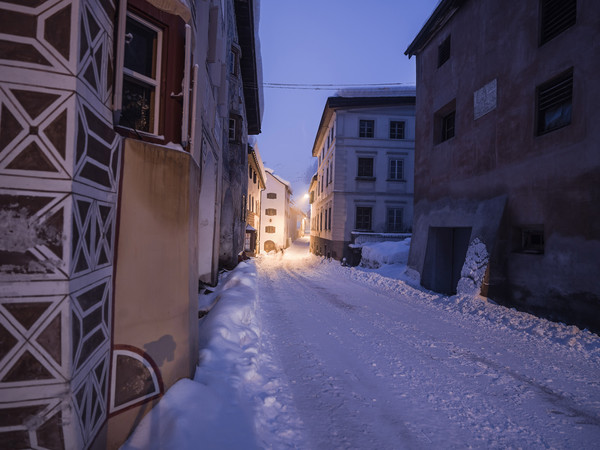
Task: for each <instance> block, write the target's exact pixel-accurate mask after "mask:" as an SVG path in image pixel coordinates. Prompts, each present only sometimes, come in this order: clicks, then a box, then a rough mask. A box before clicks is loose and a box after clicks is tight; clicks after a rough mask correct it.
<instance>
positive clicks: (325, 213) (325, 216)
mask: <svg viewBox="0 0 600 450" xmlns="http://www.w3.org/2000/svg"><path fill="white" fill-rule="evenodd" d="M325 229H327V210H325Z"/></svg>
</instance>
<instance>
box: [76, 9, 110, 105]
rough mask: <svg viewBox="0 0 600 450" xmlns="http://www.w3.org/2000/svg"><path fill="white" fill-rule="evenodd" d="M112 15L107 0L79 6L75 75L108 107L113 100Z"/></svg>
mask: <svg viewBox="0 0 600 450" xmlns="http://www.w3.org/2000/svg"><path fill="white" fill-rule="evenodd" d="M94 12H96V14H94ZM114 17H115V8H114V5H113V4H112V2H111V1H109V0H105V1H101V2H97V1H89V2H87V3H86V4H85V5H82V7H81V9H80V20H79V27H80V31H79V53H78V61H79V64H78V71H77V73H78V75H77V76H78V78H79V79H80V80H82V81H83V82H84V84H85V85H86V86H87V87H88V88H89V89H91V91H92V92H93V93H94V95H95V96H96V97H97V98H98V99H99V100H100V102H101V103H103V104H104V105H106V106H108V107H110V105H111V100H112V84H113V73H114V72H113V71H114V65H113V39H112V23H113V21H114Z"/></svg>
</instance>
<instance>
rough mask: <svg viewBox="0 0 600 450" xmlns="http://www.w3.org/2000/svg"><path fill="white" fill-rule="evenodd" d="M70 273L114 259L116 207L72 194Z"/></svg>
mask: <svg viewBox="0 0 600 450" xmlns="http://www.w3.org/2000/svg"><path fill="white" fill-rule="evenodd" d="M73 197H74V202H73V225H72V229H71V230H72V233H71V239H72V242H71V249H72V261H73V264H72V266H71V275H72V276H80V275H84V274H86V273H90V272H92V271H94V270H97V269H100V268H102V267H106V266H110V265H111V264H112V262H113V250H114V240H115V238H114V234H115V216H116V214H115V206H114V205H113V204H112V203H107V202H102V201H99V200H93V199H90V198H88V197H82V196H79V195H74V196H73Z"/></svg>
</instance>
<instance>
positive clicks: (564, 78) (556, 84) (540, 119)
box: [535, 67, 574, 136]
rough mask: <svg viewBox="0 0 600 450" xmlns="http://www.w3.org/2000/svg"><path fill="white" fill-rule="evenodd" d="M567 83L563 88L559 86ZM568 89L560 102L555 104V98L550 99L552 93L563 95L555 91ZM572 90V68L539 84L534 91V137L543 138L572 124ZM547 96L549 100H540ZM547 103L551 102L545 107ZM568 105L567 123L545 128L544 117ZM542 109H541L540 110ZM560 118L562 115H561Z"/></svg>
mask: <svg viewBox="0 0 600 450" xmlns="http://www.w3.org/2000/svg"><path fill="white" fill-rule="evenodd" d="M565 83H567V84H566V85H565V86H561V85H563V84H565ZM565 87H566V88H568V98H567V97H565V98H564V99H562V100H561V101H560V102H557V99H556V98H552V97H550V96H551V95H552V94H553V93H554V94H555V96H556V95H558V94H560V95H563V96H564V95H565V94H564V92H560V91H559V92H558V94H557V90H559V89H562V90H563V91H564V88H565ZM573 88H574V74H573V68H572V67H571V68H570V69H568V70H566V71H564V72H562V73H560V74H559V75H557V76H555V77H553V78H551V79H550V80H548V81H545V82H544V83H542V84H540V85H539V86H537V87H536V90H535V114H536V117H535V122H536V124H535V133H536V136H543V135H545V134H548V133H551V132H553V131H556V130H559V129H561V128H564V127H566V126H568V125H571V123H572V122H573ZM545 94H546V95H547V96H548V97H550V98H542V96H543V95H545ZM548 102H551V103H550V104H549V105H547V103H548ZM566 105H568V121H563V122H560V123H558V124H557V125H554V126H547V124H545V117H546V114H547V113H551V112H552V111H553V110H554V111H556V109H557V108H560V109H563V108H565V106H566ZM542 107H543V109H542ZM561 117H562V114H561Z"/></svg>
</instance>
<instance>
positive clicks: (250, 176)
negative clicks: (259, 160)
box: [248, 166, 253, 179]
mask: <svg viewBox="0 0 600 450" xmlns="http://www.w3.org/2000/svg"><path fill="white" fill-rule="evenodd" d="M252 172H253V170H252V167H250V166H248V178H250V179H252Z"/></svg>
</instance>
